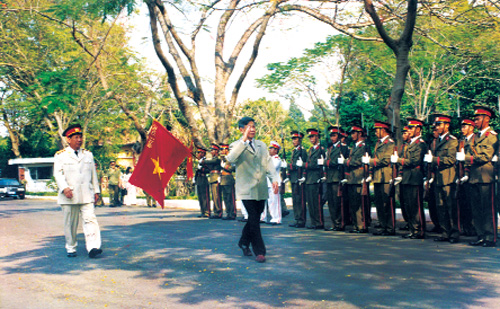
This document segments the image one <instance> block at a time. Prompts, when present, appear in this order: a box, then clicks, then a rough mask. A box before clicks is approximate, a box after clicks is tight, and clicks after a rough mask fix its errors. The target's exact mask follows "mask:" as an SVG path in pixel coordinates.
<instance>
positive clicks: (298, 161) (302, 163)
mask: <svg viewBox="0 0 500 309" xmlns="http://www.w3.org/2000/svg"><path fill="white" fill-rule="evenodd" d="M295 165H297V166H298V167H302V165H304V162H303V161H302V158H300V157H299V159H298V160H297V163H295Z"/></svg>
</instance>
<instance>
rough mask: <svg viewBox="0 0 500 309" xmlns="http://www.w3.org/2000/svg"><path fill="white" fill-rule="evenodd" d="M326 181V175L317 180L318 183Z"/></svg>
mask: <svg viewBox="0 0 500 309" xmlns="http://www.w3.org/2000/svg"><path fill="white" fill-rule="evenodd" d="M325 181H326V177H321V178H320V179H319V180H318V183H320V182H325Z"/></svg>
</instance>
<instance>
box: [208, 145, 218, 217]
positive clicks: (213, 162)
mask: <svg viewBox="0 0 500 309" xmlns="http://www.w3.org/2000/svg"><path fill="white" fill-rule="evenodd" d="M219 150H220V147H219V145H217V144H212V147H211V148H210V153H211V154H212V158H211V159H206V160H205V164H206V165H207V167H208V169H209V170H210V175H209V176H208V182H209V183H210V191H211V192H212V202H213V204H214V211H213V214H212V215H211V216H210V219H221V218H222V196H221V190H220V173H221V170H222V167H221V159H220V158H219Z"/></svg>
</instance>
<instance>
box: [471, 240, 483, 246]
mask: <svg viewBox="0 0 500 309" xmlns="http://www.w3.org/2000/svg"><path fill="white" fill-rule="evenodd" d="M484 242H485V240H484V239H478V240H476V241H471V242H470V243H469V245H470V246H474V247H476V246H482V245H483V244H484Z"/></svg>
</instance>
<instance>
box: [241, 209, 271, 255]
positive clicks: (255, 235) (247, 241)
mask: <svg viewBox="0 0 500 309" xmlns="http://www.w3.org/2000/svg"><path fill="white" fill-rule="evenodd" d="M242 203H243V207H245V209H246V211H247V212H248V221H247V223H246V224H245V226H244V227H243V231H242V233H241V238H240V245H243V246H246V247H249V246H250V245H252V250H253V253H254V254H255V255H266V246H265V245H264V240H263V239H262V235H261V233H260V223H259V221H260V214H261V213H262V211H264V205H265V204H266V201H265V200H263V201H256V200H242Z"/></svg>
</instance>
